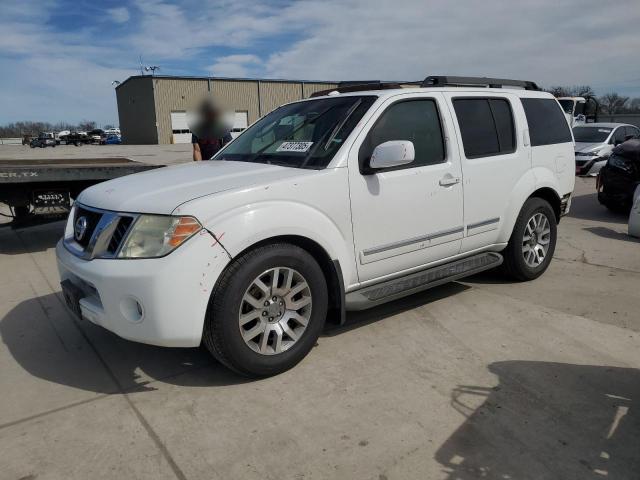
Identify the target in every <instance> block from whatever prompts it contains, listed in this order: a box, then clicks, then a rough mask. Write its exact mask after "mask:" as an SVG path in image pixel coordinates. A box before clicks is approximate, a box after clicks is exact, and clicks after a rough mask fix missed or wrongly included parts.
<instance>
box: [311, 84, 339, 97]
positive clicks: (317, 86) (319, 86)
mask: <svg viewBox="0 0 640 480" xmlns="http://www.w3.org/2000/svg"><path fill="white" fill-rule="evenodd" d="M337 86H338V84H337V83H304V84H303V92H304V98H309V97H310V96H311V94H312V93H316V92H319V91H320V90H329V89H330V88H335V87H337Z"/></svg>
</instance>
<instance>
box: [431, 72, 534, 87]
mask: <svg viewBox="0 0 640 480" xmlns="http://www.w3.org/2000/svg"><path fill="white" fill-rule="evenodd" d="M420 86H421V87H423V88H426V87H487V88H502V87H520V88H524V89H525V90H540V88H539V87H538V85H536V84H535V82H531V81H528V80H508V79H505V78H488V77H447V76H439V75H438V76H430V77H427V78H425V79H424V80H423V81H422V83H421V84H420Z"/></svg>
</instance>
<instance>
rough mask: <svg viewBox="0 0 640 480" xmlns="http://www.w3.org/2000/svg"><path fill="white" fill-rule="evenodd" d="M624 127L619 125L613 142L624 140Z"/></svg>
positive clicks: (614, 133)
mask: <svg viewBox="0 0 640 480" xmlns="http://www.w3.org/2000/svg"><path fill="white" fill-rule="evenodd" d="M624 137H625V133H624V127H618V128H617V129H616V131H615V132H613V143H614V144H615V143H622V142H624Z"/></svg>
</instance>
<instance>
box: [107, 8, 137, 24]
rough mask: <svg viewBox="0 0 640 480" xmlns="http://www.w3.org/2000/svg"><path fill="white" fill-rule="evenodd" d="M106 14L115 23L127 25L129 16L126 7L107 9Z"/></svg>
mask: <svg viewBox="0 0 640 480" xmlns="http://www.w3.org/2000/svg"><path fill="white" fill-rule="evenodd" d="M107 14H108V15H109V16H110V17H111V20H113V21H114V22H116V23H127V22H128V21H129V18H131V15H130V14H129V10H128V9H127V8H126V7H116V8H109V9H107Z"/></svg>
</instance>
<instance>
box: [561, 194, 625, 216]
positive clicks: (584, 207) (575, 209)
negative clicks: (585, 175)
mask: <svg viewBox="0 0 640 480" xmlns="http://www.w3.org/2000/svg"><path fill="white" fill-rule="evenodd" d="M568 216H569V217H572V218H579V219H582V220H592V221H596V222H609V223H625V224H626V223H627V222H628V221H629V216H628V215H626V214H624V213H615V212H612V211H610V210H608V209H607V207H605V206H604V205H600V202H598V194H597V193H590V194H588V195H580V196H577V197H573V198H572V199H571V209H570V210H569V215H568Z"/></svg>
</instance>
